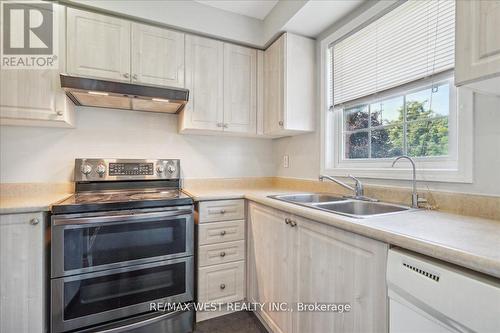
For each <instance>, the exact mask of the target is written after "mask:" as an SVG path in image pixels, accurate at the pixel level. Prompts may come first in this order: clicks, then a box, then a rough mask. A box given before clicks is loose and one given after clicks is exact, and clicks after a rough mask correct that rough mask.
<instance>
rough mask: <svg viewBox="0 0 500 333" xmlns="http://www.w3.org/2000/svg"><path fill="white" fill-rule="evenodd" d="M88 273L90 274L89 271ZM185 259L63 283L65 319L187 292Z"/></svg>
mask: <svg viewBox="0 0 500 333" xmlns="http://www.w3.org/2000/svg"><path fill="white" fill-rule="evenodd" d="M90 275H91V274H90ZM185 281H186V263H185V262H180V263H176V264H170V265H166V266H159V267H153V268H146V269H141V270H135V271H130V272H123V273H116V274H112V275H106V276H99V277H95V278H86V279H83V280H78V281H70V282H65V283H64V320H70V319H75V318H78V317H82V316H87V315H91V314H96V313H101V312H103V311H108V310H114V309H118V308H121V307H125V306H129V305H133V304H139V303H143V302H148V301H154V300H158V299H162V298H166V297H170V296H174V295H179V294H182V293H184V292H186V282H185Z"/></svg>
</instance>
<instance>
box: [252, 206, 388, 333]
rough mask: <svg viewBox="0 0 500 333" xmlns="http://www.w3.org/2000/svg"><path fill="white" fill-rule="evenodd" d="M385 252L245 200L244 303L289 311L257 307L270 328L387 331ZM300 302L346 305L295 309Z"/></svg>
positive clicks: (297, 331)
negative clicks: (281, 305) (343, 308)
mask: <svg viewBox="0 0 500 333" xmlns="http://www.w3.org/2000/svg"><path fill="white" fill-rule="evenodd" d="M387 251H388V245H387V244H385V243H382V242H379V241H376V240H373V239H370V238H366V237H363V236H360V235H357V234H354V233H351V232H347V231H344V230H341V229H338V228H335V227H332V226H329V225H325V224H322V223H319V222H315V221H311V220H308V219H305V218H301V217H297V216H294V215H291V214H288V213H285V212H281V211H279V210H276V209H273V208H270V207H266V206H263V205H259V204H256V203H250V204H249V209H248V254H247V283H248V300H249V301H250V302H265V303H269V302H271V303H275V302H284V303H286V304H287V305H288V307H287V308H292V309H293V311H277V310H276V309H275V310H274V311H272V310H269V309H265V310H263V311H258V312H257V313H258V315H259V316H260V318H261V319H262V320H263V321H264V322H265V323H266V324H267V326H268V327H269V328H270V329H271V331H272V332H279V333H281V332H283V333H285V332H286V333H292V332H293V333H301V332H321V333H323V332H325V333H326V332H387V320H388V318H387V288H386V283H385V269H386V258H387ZM305 304H309V305H314V304H337V305H339V304H342V305H345V306H347V305H349V306H350V307H351V309H350V310H349V311H345V312H343V313H339V312H334V311H323V312H319V311H300V310H301V309H300V308H299V306H301V305H305ZM302 309H303V310H304V308H302ZM281 310H283V308H282V309H281Z"/></svg>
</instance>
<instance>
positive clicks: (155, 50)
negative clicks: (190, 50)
mask: <svg viewBox="0 0 500 333" xmlns="http://www.w3.org/2000/svg"><path fill="white" fill-rule="evenodd" d="M132 82H140V83H146V84H154V85H161V86H170V87H180V88H184V34H183V33H181V32H176V31H171V30H166V29H160V28H157V27H152V26H148V25H144V24H138V23H132Z"/></svg>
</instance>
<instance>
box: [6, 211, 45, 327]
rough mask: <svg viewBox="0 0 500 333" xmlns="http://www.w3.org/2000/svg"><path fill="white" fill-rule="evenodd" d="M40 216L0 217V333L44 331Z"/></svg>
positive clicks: (33, 214)
mask: <svg viewBox="0 0 500 333" xmlns="http://www.w3.org/2000/svg"><path fill="white" fill-rule="evenodd" d="M45 226H46V220H45V215H44V213H29V214H9V215H0V254H1V255H0V295H1V297H0V333H11V332H16V333H43V332H46V331H47V323H46V311H47V305H46V304H47V303H46V300H45V295H46V291H47V288H48V283H47V276H46V270H45V267H46V263H45V253H46V249H45V244H46V240H45V239H44V234H45Z"/></svg>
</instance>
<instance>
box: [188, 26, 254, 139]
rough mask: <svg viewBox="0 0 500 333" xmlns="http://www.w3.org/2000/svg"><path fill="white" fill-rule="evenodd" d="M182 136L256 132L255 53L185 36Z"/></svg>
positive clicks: (226, 44) (246, 49)
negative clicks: (185, 99) (185, 93)
mask: <svg viewBox="0 0 500 333" xmlns="http://www.w3.org/2000/svg"><path fill="white" fill-rule="evenodd" d="M186 88H187V89H189V93H190V97H189V99H190V101H189V103H188V104H187V106H186V108H185V109H184V110H183V111H182V113H181V117H180V121H179V128H180V131H181V132H184V133H190V132H193V133H206V134H209V133H214V132H215V133H217V132H226V133H238V134H243V135H256V132H257V51H256V50H255V49H250V48H247V47H242V46H237V45H233V44H228V43H223V42H220V41H216V40H213V39H208V38H202V37H196V36H190V35H188V36H186Z"/></svg>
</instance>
